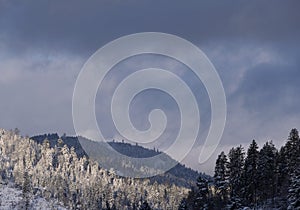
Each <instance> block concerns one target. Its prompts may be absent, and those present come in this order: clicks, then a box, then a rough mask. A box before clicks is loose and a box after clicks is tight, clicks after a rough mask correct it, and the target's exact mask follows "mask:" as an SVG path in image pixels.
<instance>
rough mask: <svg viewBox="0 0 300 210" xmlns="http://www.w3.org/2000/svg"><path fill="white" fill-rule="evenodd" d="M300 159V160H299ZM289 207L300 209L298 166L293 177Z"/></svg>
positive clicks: (299, 175) (291, 209)
mask: <svg viewBox="0 0 300 210" xmlns="http://www.w3.org/2000/svg"><path fill="white" fill-rule="evenodd" d="M299 161H300V160H299ZM288 204H289V205H288V209H290V210H294V209H296V210H299V209H300V168H299V167H298V168H297V169H296V170H295V171H294V173H293V175H292V178H291V184H290V187H289V194H288Z"/></svg>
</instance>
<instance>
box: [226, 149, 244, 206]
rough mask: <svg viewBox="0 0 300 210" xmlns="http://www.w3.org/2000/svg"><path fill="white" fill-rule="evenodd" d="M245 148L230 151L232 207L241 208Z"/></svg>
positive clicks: (229, 166)
mask: <svg viewBox="0 0 300 210" xmlns="http://www.w3.org/2000/svg"><path fill="white" fill-rule="evenodd" d="M244 156H245V152H244V148H243V147H242V146H241V145H240V146H238V147H236V148H232V149H231V150H230V151H229V154H228V157H229V163H228V174H229V178H228V180H229V185H230V206H232V207H234V208H238V207H239V206H241V197H242V188H243V185H244V182H243V169H244V164H245V157H244Z"/></svg>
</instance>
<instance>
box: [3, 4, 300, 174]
mask: <svg viewBox="0 0 300 210" xmlns="http://www.w3.org/2000/svg"><path fill="white" fill-rule="evenodd" d="M299 10H300V2H299V1H297V0H295V1H281V0H273V1H264V0H257V1H256V0H254V1H232V0H228V1H217V0H216V1H206V2H204V1H182V0H178V1H177V0H172V1H154V0H151V1H150V0H149V1H145V0H129V1H120V0H116V1H111V0H105V1H104V0H102V1H79V0H73V1H63V0H61V1H45V0H39V1H30V0H29V1H21V2H20V1H14V0H0V98H1V100H0V127H3V128H6V129H10V128H15V127H18V128H19V129H20V130H21V133H22V134H24V135H25V134H28V135H36V134H41V133H52V132H58V133H59V134H62V133H67V134H70V135H74V128H73V123H72V95H73V89H74V85H75V82H76V78H77V76H78V74H79V72H80V70H81V68H82V66H83V64H84V63H85V62H86V60H87V59H88V58H89V57H90V56H91V55H92V54H93V53H94V52H95V51H96V50H97V49H99V48H100V47H102V46H103V45H104V44H106V43H108V42H109V41H112V40H114V39H116V38H119V37H121V36H124V35H128V34H132V33H137V32H152V31H155V32H165V33H171V34H174V35H177V36H180V37H182V38H184V39H187V40H189V41H190V42H192V43H194V44H195V45H197V46H198V47H199V48H200V49H201V50H202V51H203V52H204V53H205V54H206V55H207V56H208V58H209V59H210V60H211V62H212V63H213V64H214V66H215V68H216V70H217V71H218V73H219V75H220V78H221V80H222V82H223V86H224V89H225V93H226V98H227V106H228V107H227V108H228V110H227V122H226V127H225V131H224V134H223V137H222V139H221V143H220V145H219V147H218V149H217V151H216V153H215V154H214V156H213V157H212V158H211V159H210V160H209V161H207V162H206V163H204V164H202V165H200V164H199V163H198V154H199V152H200V148H201V145H202V143H203V138H204V137H205V136H206V135H207V129H208V126H209V122H210V104H209V100H208V97H207V93H206V91H205V88H204V87H203V85H202V84H201V82H200V81H198V80H197V79H194V78H193V74H191V73H189V72H188V70H189V69H187V68H186V67H185V66H183V65H181V64H180V63H178V62H177V63H176V62H175V61H174V60H172V59H171V60H170V59H166V58H163V57H159V56H149V55H148V56H137V57H135V58H132V59H130V60H128V61H124V62H123V63H120V65H118V66H116V68H115V69H112V72H111V73H110V75H108V77H107V78H106V80H105V83H104V84H103V85H102V87H103V89H104V91H103V92H102V93H101V92H100V91H99V94H98V97H97V100H96V113H97V119H98V123H99V125H100V128H101V129H102V130H103V132H104V133H105V136H106V137H107V138H119V137H118V134H117V132H116V130H115V128H114V127H113V124H112V121H111V116H109V109H108V106H109V103H108V101H109V98H110V97H111V94H112V93H113V90H114V88H115V87H116V85H117V84H118V82H119V80H120V79H121V78H124V77H125V76H126V75H127V74H128V73H130V72H132V71H133V69H135V70H138V69H140V68H145V67H149V65H151V66H150V67H161V68H165V69H168V68H171V69H172V70H174V71H175V72H177V73H178V74H180V75H182V76H183V77H184V80H185V81H187V83H189V84H190V86H191V89H192V90H193V92H194V93H195V95H196V98H197V101H198V102H199V107H200V112H201V117H202V118H201V125H203V126H202V127H201V129H200V130H201V133H200V134H199V138H198V140H197V143H196V144H195V148H194V149H193V150H192V151H191V153H190V154H189V156H188V157H187V158H186V159H185V161H184V163H186V164H187V165H189V166H192V167H193V168H195V169H198V170H200V171H205V172H207V173H212V171H213V165H214V162H215V158H216V155H217V154H218V153H219V152H220V151H221V150H225V151H226V152H228V149H229V148H231V147H232V146H237V145H239V144H242V145H245V146H247V145H248V144H249V143H250V141H251V140H252V139H256V140H257V141H258V143H259V145H260V146H262V145H263V143H264V142H265V141H266V140H273V141H274V143H275V144H276V145H277V146H278V147H279V146H281V145H282V144H283V143H284V142H285V140H286V138H287V136H288V133H289V131H290V129H291V128H294V127H296V128H300V126H299V125H300V106H299V104H300V97H299V92H300V82H299V80H300V47H299V46H300V13H299ZM122 65H123V66H122ZM180 72H184V73H183V74H181V73H180ZM100 89H101V88H100ZM153 108H162V109H163V110H165V112H166V115H167V116H168V120H169V122H168V126H167V131H168V132H166V133H165V134H164V135H163V136H162V137H161V141H160V143H159V144H158V146H161V147H162V148H163V147H165V146H167V145H168V144H170V142H172V140H171V139H173V138H174V135H176V133H177V132H178V126H179V124H178V120H176V119H180V118H178V113H179V112H178V107H177V106H176V103H175V102H174V100H173V99H172V98H170V96H168V95H167V94H164V93H162V92H160V91H148V92H147V91H145V92H143V93H141V94H140V96H138V97H136V99H135V100H134V101H133V103H132V107H131V112H130V114H131V117H132V121H133V124H135V125H136V126H137V128H140V129H145V128H147V126H149V125H148V121H147V116H148V114H149V112H150V111H151V110H152V109H153Z"/></svg>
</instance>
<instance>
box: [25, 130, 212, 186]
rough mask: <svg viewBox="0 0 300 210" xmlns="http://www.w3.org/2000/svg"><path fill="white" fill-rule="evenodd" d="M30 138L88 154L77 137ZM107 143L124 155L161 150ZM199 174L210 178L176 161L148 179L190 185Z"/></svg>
mask: <svg viewBox="0 0 300 210" xmlns="http://www.w3.org/2000/svg"><path fill="white" fill-rule="evenodd" d="M31 139H32V140H34V141H36V142H37V143H39V144H42V143H43V141H44V140H45V139H48V140H49V142H50V146H51V147H55V145H57V144H59V139H61V140H62V142H61V143H62V144H66V145H67V146H68V147H69V148H71V147H74V149H75V151H76V154H77V155H78V156H79V157H83V156H84V155H85V156H86V157H88V155H87V154H86V152H85V151H84V149H83V148H82V145H81V144H80V142H79V140H78V138H77V137H72V136H66V135H63V136H61V137H60V136H59V135H58V134H56V133H54V134H43V135H38V136H33V137H31ZM84 141H85V142H88V144H95V142H94V141H90V140H87V139H84ZM109 144H110V146H111V147H112V148H114V149H115V150H116V151H118V152H120V153H122V154H124V155H127V156H129V157H135V158H147V157H153V156H156V155H158V154H161V152H159V151H158V150H157V149H147V148H144V147H142V146H139V145H137V144H136V145H132V144H129V143H125V142H116V141H111V142H109ZM100 156H101V153H100ZM102 156H105V154H102ZM97 159H100V160H103V162H102V163H99V164H100V165H101V164H103V165H105V163H104V161H107V160H106V159H105V158H103V157H98V158H97ZM115 164H118V163H115ZM200 175H201V176H203V177H204V178H206V179H211V177H210V176H208V175H206V174H202V173H199V172H197V171H195V170H193V169H191V168H188V167H186V166H185V165H183V164H181V163H178V164H177V165H176V166H175V167H174V168H172V169H170V170H169V171H168V172H167V173H165V174H163V175H158V176H155V177H153V178H151V179H150V180H151V181H152V182H154V181H156V182H158V183H172V184H175V185H178V186H184V187H190V186H194V185H195V183H196V179H197V178H198V177H199V176H200Z"/></svg>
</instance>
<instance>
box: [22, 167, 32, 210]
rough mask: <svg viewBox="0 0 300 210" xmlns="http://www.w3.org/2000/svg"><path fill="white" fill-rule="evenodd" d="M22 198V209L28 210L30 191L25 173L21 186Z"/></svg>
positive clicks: (28, 180) (27, 175)
mask: <svg viewBox="0 0 300 210" xmlns="http://www.w3.org/2000/svg"><path fill="white" fill-rule="evenodd" d="M22 197H23V203H24V209H26V210H28V209H29V205H30V198H31V190H30V178H29V174H28V172H27V171H25V172H24V182H23V186H22Z"/></svg>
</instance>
